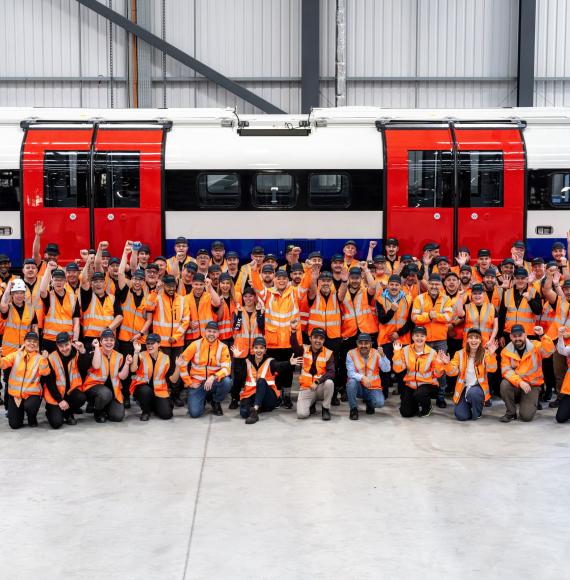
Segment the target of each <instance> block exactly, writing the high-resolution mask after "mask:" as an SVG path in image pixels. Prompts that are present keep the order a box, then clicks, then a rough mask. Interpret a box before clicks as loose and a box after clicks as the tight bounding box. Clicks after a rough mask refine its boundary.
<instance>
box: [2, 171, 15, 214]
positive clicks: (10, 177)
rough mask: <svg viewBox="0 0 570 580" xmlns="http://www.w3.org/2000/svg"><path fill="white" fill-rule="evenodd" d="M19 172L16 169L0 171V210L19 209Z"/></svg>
mask: <svg viewBox="0 0 570 580" xmlns="http://www.w3.org/2000/svg"><path fill="white" fill-rule="evenodd" d="M19 200H20V173H19V172H18V171H17V170H15V169H14V170H11V169H8V170H2V171H0V211H17V210H19V209H20V201H19Z"/></svg>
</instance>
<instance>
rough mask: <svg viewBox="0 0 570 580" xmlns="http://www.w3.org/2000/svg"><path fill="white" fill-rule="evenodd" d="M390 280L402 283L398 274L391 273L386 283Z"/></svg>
mask: <svg viewBox="0 0 570 580" xmlns="http://www.w3.org/2000/svg"><path fill="white" fill-rule="evenodd" d="M390 282H398V284H401V283H402V278H400V276H398V274H392V275H391V276H390V277H389V278H388V283H390Z"/></svg>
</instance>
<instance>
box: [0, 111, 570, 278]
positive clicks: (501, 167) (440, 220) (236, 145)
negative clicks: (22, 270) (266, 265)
mask: <svg viewBox="0 0 570 580" xmlns="http://www.w3.org/2000/svg"><path fill="white" fill-rule="evenodd" d="M569 215H570V109H567V108H566V109H565V108H501V109H449V110H448V109H434V110H427V109H424V110H420V109H417V110H416V109H401V110H396V109H383V108H378V107H342V108H315V109H312V111H311V112H310V113H309V114H304V115H297V114H295V115H293V114H292V115H265V114H260V115H241V114H239V113H238V112H237V111H236V110H235V109H232V108H218V109H63V108H62V109H42V108H0V253H4V254H6V255H8V256H9V257H10V259H11V261H12V265H13V266H14V267H18V266H19V265H21V264H22V260H23V259H24V258H26V257H29V256H31V254H32V244H33V239H34V224H35V223H36V222H37V221H38V220H41V221H43V222H44V224H45V229H46V231H45V234H44V237H43V240H42V242H43V243H44V244H45V243H46V242H48V241H49V242H56V243H58V244H59V248H60V253H61V256H60V259H61V261H62V262H63V263H66V262H67V261H71V260H73V259H75V258H76V257H77V256H78V255H79V251H80V250H81V249H88V248H93V247H95V245H96V244H97V243H98V242H99V241H102V240H106V241H108V242H109V244H110V250H111V253H112V255H120V253H121V251H122V248H123V245H124V241H125V240H126V239H131V240H139V241H142V242H143V243H147V244H148V245H149V246H150V249H151V252H152V255H154V256H157V255H160V254H162V255H171V254H172V253H173V245H174V240H175V239H176V238H177V237H178V236H186V237H187V238H188V240H189V245H190V253H191V254H193V253H195V252H196V251H197V250H198V249H200V248H206V249H209V247H210V244H211V242H212V241H213V240H221V241H222V242H224V243H225V245H226V248H231V249H233V250H236V251H237V252H239V254H240V256H241V257H242V259H244V260H245V259H248V256H249V253H250V250H251V248H252V247H253V246H254V245H258V244H260V245H262V246H263V247H264V249H265V251H266V253H269V252H271V253H274V254H276V255H277V256H283V255H284V253H285V248H286V246H287V245H288V244H291V243H292V244H295V245H298V246H300V247H301V248H302V250H303V252H304V254H305V255H306V254H307V253H308V252H311V251H316V250H319V251H321V252H322V254H323V255H325V256H330V255H331V254H333V253H336V252H338V251H340V250H341V249H342V247H343V244H344V242H345V241H346V240H348V239H352V240H354V241H355V242H356V244H357V247H358V250H359V254H360V256H361V257H365V256H366V253H367V249H368V243H369V241H370V240H377V241H378V242H379V246H378V247H377V249H376V252H382V242H383V240H385V239H386V238H387V237H396V238H398V239H399V242H400V252H401V253H411V254H412V255H418V254H419V252H421V248H422V246H423V244H425V243H427V242H430V241H437V242H438V243H439V244H440V253H441V254H442V255H447V256H450V257H452V256H454V255H455V253H456V252H457V251H458V249H459V248H461V247H468V248H469V249H470V251H471V253H472V255H476V252H477V251H478V250H479V249H481V248H486V249H489V250H490V251H491V253H492V256H493V258H494V259H495V260H497V259H499V258H503V257H505V256H509V255H510V248H511V245H512V243H513V241H514V240H523V241H524V242H525V243H526V247H527V257H529V258H532V257H535V256H543V257H546V256H548V255H549V254H550V248H551V246H552V244H553V243H554V242H555V241H564V242H566V238H567V230H568V228H569V226H570V220H569V219H568V216H569Z"/></svg>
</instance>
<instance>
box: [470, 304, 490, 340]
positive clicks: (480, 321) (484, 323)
mask: <svg viewBox="0 0 570 580" xmlns="http://www.w3.org/2000/svg"><path fill="white" fill-rule="evenodd" d="M494 324H495V307H494V306H493V305H492V304H491V303H490V302H484V303H483V305H482V306H481V308H480V309H479V308H478V307H477V306H475V304H473V302H469V303H468V304H466V305H465V330H469V329H470V328H478V329H479V330H480V331H481V337H482V339H483V344H486V343H487V342H488V341H489V339H490V338H491V335H492V334H493V327H494ZM466 343H467V335H465V336H464V337H463V346H464V347H465V344H466Z"/></svg>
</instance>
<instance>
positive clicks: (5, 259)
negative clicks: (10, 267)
mask: <svg viewBox="0 0 570 580" xmlns="http://www.w3.org/2000/svg"><path fill="white" fill-rule="evenodd" d="M10 261H11V260H10V258H9V257H8V256H7V255H6V254H0V264H1V263H2V262H10Z"/></svg>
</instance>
